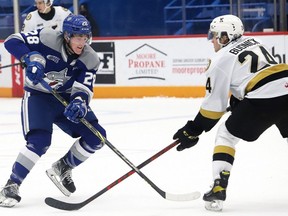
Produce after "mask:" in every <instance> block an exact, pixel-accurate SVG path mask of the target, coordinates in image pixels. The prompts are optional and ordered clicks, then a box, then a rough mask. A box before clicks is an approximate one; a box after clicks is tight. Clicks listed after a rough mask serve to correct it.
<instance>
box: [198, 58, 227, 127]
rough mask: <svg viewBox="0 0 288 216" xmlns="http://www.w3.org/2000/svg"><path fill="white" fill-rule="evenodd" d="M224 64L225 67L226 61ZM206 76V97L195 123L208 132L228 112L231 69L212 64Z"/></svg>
mask: <svg viewBox="0 0 288 216" xmlns="http://www.w3.org/2000/svg"><path fill="white" fill-rule="evenodd" d="M216 63H217V60H216ZM218 64H219V63H218ZM223 64H224V65H225V61H223V63H222V65H223ZM206 76H207V81H206V95H205V98H204V100H203V102H202V104H201V108H200V110H199V113H198V114H197V116H196V117H195V119H194V122H195V124H197V125H198V126H199V127H201V128H202V129H203V131H206V132H207V131H209V130H211V129H212V128H213V127H214V126H215V125H216V124H217V122H218V121H219V120H220V118H221V117H222V116H223V115H224V114H225V112H226V108H227V104H228V99H229V94H230V79H231V78H230V77H231V72H230V70H229V68H225V67H219V66H217V64H215V65H213V64H211V66H210V68H209V69H208V70H207V71H206Z"/></svg>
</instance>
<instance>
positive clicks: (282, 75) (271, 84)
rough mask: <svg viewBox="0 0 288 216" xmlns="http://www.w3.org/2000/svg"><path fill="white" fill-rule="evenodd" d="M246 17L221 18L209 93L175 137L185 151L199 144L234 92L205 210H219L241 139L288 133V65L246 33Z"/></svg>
mask: <svg viewBox="0 0 288 216" xmlns="http://www.w3.org/2000/svg"><path fill="white" fill-rule="evenodd" d="M243 33H244V26H243V23H242V21H241V20H240V19H239V18H238V17H236V16H233V15H224V16H219V17H216V18H215V19H214V20H213V21H212V22H211V24H210V30H209V34H208V39H209V40H212V43H213V45H214V50H215V52H216V54H215V56H214V58H213V59H212V60H211V63H210V65H209V67H208V69H207V71H206V76H207V81H206V95H205V98H204V101H203V103H202V105H201V108H200V111H199V112H198V114H197V116H196V117H195V119H194V121H188V122H187V124H186V125H185V126H184V127H183V128H181V129H179V130H178V131H177V132H176V134H175V135H174V137H173V138H174V139H179V140H180V142H181V144H180V145H179V146H178V148H177V150H178V151H182V150H183V149H185V148H190V147H192V146H194V145H196V144H197V142H198V140H199V138H198V136H199V135H200V134H201V133H202V132H203V131H205V132H207V131H209V130H211V129H212V128H213V127H214V126H215V125H216V123H217V122H218V121H219V119H220V118H221V116H222V115H223V114H224V113H225V111H226V107H227V103H228V99H229V94H230V93H232V97H231V100H230V105H231V108H232V114H231V115H230V116H229V118H228V119H227V120H226V121H225V122H224V123H222V124H221V125H220V127H219V129H218V132H217V135H216V139H215V147H214V153H213V163H212V165H213V179H214V185H213V187H212V189H211V190H210V191H208V192H207V193H205V194H204V196H203V199H204V201H205V204H206V205H205V206H206V209H208V210H215V211H220V210H222V205H223V201H224V200H225V199H226V188H227V185H228V178H229V176H230V171H231V169H232V165H233V162H234V155H235V145H236V144H237V143H238V142H239V140H240V139H243V140H245V141H255V140H256V139H258V137H259V136H260V135H261V134H262V133H263V132H264V131H265V130H266V129H267V128H269V127H271V126H272V125H276V127H277V128H278V129H279V131H280V133H281V135H282V137H283V138H286V137H288V112H287V110H288V89H287V83H288V65H287V64H278V63H277V62H276V61H275V59H274V58H273V56H272V55H271V54H270V52H269V51H268V50H267V48H265V46H264V45H263V44H262V43H261V42H260V41H258V40H257V39H255V38H253V37H244V36H243Z"/></svg>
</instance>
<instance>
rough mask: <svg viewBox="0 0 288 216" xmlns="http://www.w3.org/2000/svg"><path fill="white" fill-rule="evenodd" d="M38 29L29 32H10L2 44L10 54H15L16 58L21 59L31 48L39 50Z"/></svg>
mask: <svg viewBox="0 0 288 216" xmlns="http://www.w3.org/2000/svg"><path fill="white" fill-rule="evenodd" d="M40 31H41V30H33V31H31V32H25V33H24V32H21V33H15V34H12V35H10V36H9V37H8V38H7V39H6V40H5V41H4V46H5V48H6V49H7V51H8V52H9V53H10V54H12V55H13V56H15V58H17V59H18V60H21V57H22V56H24V55H25V54H27V53H29V52H30V51H31V50H33V51H39V50H40V47H39V45H40V44H41V41H40V39H39V33H40Z"/></svg>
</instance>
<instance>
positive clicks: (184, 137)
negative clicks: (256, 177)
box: [173, 121, 199, 151]
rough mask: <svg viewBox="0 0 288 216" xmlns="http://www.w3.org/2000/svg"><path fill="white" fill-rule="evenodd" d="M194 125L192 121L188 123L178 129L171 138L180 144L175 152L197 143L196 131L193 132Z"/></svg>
mask: <svg viewBox="0 0 288 216" xmlns="http://www.w3.org/2000/svg"><path fill="white" fill-rule="evenodd" d="M193 128H195V124H194V122H193V121H188V122H187V124H186V125H185V126H184V127H182V128H180V129H179V130H178V131H177V132H176V133H175V134H174V136H173V139H178V140H179V141H180V144H179V145H178V146H177V148H176V149H177V151H182V150H184V149H186V148H190V147H192V146H194V145H196V144H197V143H198V141H199V137H198V135H199V134H198V133H197V130H195V131H193Z"/></svg>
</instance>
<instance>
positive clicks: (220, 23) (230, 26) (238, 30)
mask: <svg viewBox="0 0 288 216" xmlns="http://www.w3.org/2000/svg"><path fill="white" fill-rule="evenodd" d="M243 33H244V25H243V23H242V21H241V20H240V19H239V17H237V16H234V15H230V14H228V15H223V16H219V17H216V18H215V19H213V20H212V22H211V23H210V29H209V32H208V40H211V39H212V38H213V36H215V37H216V38H217V39H218V42H219V39H220V38H221V36H223V35H227V37H228V38H229V42H231V41H232V40H235V39H237V38H240V37H241V36H242V35H243Z"/></svg>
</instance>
